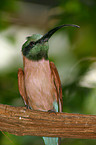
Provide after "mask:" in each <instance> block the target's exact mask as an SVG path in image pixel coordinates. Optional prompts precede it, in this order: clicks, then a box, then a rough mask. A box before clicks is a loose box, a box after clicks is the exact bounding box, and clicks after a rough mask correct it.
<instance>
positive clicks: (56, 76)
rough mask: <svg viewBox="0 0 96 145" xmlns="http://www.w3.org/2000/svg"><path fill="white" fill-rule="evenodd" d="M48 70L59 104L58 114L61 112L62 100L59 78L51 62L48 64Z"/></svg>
mask: <svg viewBox="0 0 96 145" xmlns="http://www.w3.org/2000/svg"><path fill="white" fill-rule="evenodd" d="M50 68H51V72H52V75H53V79H54V84H55V87H56V91H57V100H58V102H59V112H62V107H63V100H62V87H61V81H60V77H59V74H58V71H57V68H56V66H55V64H54V63H53V62H50Z"/></svg>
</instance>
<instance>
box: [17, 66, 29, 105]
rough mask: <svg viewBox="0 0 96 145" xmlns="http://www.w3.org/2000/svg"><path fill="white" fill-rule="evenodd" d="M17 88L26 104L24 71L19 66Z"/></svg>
mask: <svg viewBox="0 0 96 145" xmlns="http://www.w3.org/2000/svg"><path fill="white" fill-rule="evenodd" d="M18 88H19V92H20V95H21V96H22V98H23V100H24V103H25V105H27V106H28V100H27V96H26V92H25V85H24V72H23V70H22V69H21V68H19V70H18Z"/></svg>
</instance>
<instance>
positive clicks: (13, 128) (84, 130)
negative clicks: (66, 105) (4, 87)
mask: <svg viewBox="0 0 96 145" xmlns="http://www.w3.org/2000/svg"><path fill="white" fill-rule="evenodd" d="M0 131H6V132H9V133H11V134H15V135H19V136H21V135H31V136H50V137H64V138H82V139H89V138H90V139H96V116H95V115H83V114H71V113H49V112H42V111H32V110H29V109H26V108H25V107H12V106H8V105H2V104H1V105H0Z"/></svg>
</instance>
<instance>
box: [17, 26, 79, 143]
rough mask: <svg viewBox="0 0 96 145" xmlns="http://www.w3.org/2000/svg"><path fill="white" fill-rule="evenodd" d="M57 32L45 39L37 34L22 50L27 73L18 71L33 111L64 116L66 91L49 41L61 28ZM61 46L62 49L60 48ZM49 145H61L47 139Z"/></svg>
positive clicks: (52, 32)
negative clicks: (49, 111)
mask: <svg viewBox="0 0 96 145" xmlns="http://www.w3.org/2000/svg"><path fill="white" fill-rule="evenodd" d="M66 26H72V27H79V26H77V25H74V24H68V25H66V24H65V25H61V26H58V27H55V28H53V29H52V30H50V31H49V32H48V33H46V34H45V35H44V36H42V35H40V34H33V35H32V36H30V37H27V41H26V42H25V43H24V44H23V46H22V54H23V63H24V70H22V69H21V68H20V69H19V71H18V86H19V92H20V94H21V96H22V98H23V100H24V103H25V105H26V106H27V107H28V108H30V109H33V110H41V111H48V110H53V111H56V112H58V111H59V112H62V105H63V103H62V88H61V82H60V78H59V74H58V71H57V69H56V67H55V65H54V63H53V62H49V60H48V49H49V45H48V40H49V39H50V37H51V36H52V35H53V34H54V33H55V32H56V31H57V30H59V29H60V28H62V27H66ZM58 46H59V45H58ZM43 139H44V142H45V145H59V139H58V138H57V137H43Z"/></svg>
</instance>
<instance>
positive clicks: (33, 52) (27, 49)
mask: <svg viewBox="0 0 96 145" xmlns="http://www.w3.org/2000/svg"><path fill="white" fill-rule="evenodd" d="M67 26H72V27H79V26H78V25H74V24H64V25H61V26H58V27H55V28H53V29H52V30H50V31H49V32H47V33H46V34H45V35H44V36H42V35H40V34H33V35H32V36H30V37H27V41H26V42H25V43H24V44H23V46H22V53H23V55H24V56H25V57H27V58H28V59H30V60H34V61H35V60H36V61H38V60H40V59H42V58H44V59H48V49H49V45H48V40H49V39H50V37H51V36H52V35H53V34H54V33H55V32H56V31H57V30H59V29H60V28H62V27H67Z"/></svg>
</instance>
